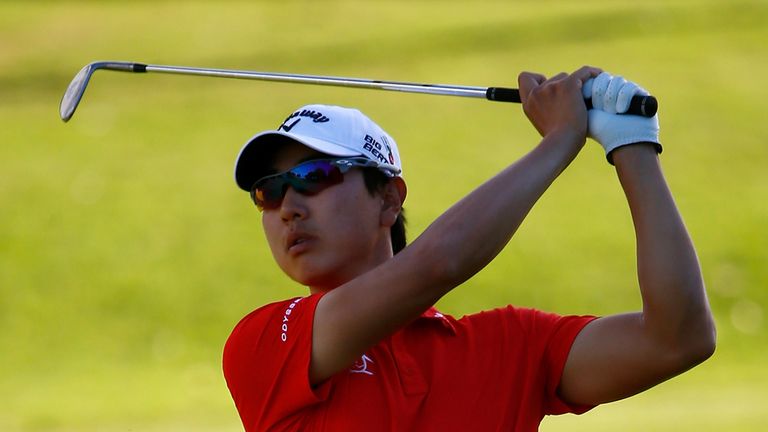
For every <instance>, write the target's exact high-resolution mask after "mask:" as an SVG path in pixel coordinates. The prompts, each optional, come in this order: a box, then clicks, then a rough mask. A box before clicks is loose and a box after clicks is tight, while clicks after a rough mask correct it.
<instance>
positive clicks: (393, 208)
mask: <svg viewBox="0 0 768 432" xmlns="http://www.w3.org/2000/svg"><path fill="white" fill-rule="evenodd" d="M406 195H408V187H407V186H406V185H405V180H403V179H402V178H400V177H394V178H392V179H390V180H389V181H388V182H387V183H386V184H385V185H384V187H383V188H382V191H381V198H382V206H381V224H382V225H384V226H387V227H391V226H392V225H394V224H395V221H396V220H397V216H398V215H399V214H400V211H401V210H402V209H403V203H405V197H406Z"/></svg>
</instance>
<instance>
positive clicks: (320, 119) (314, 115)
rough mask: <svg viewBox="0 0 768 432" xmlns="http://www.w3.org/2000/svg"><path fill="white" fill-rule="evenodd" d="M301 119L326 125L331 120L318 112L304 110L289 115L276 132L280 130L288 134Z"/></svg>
mask: <svg viewBox="0 0 768 432" xmlns="http://www.w3.org/2000/svg"><path fill="white" fill-rule="evenodd" d="M296 117H299V118H297V119H296V120H294V121H293V122H292V123H290V124H289V123H288V122H289V121H291V120H292V119H295V118H296ZM301 117H307V118H311V119H312V122H313V123H326V122H328V121H330V120H331V119H329V118H328V117H326V116H324V115H323V113H321V112H319V111H315V110H307V109H304V110H300V111H296V112H294V113H293V114H291V115H289V116H288V117H287V118H286V119H285V120H283V123H282V124H281V125H280V126H279V127H278V128H277V130H280V129H282V130H284V131H286V132H290V131H291V129H293V127H294V126H296V125H297V124H298V123H299V122H300V121H301Z"/></svg>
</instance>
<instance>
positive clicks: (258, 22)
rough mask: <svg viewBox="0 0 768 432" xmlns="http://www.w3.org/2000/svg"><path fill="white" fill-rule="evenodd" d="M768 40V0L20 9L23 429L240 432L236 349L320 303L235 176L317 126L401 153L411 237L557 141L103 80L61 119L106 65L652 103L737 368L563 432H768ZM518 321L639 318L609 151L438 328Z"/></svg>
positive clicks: (8, 110) (697, 374) (1, 304)
mask: <svg viewBox="0 0 768 432" xmlns="http://www.w3.org/2000/svg"><path fill="white" fill-rule="evenodd" d="M767 23H768V2H766V1H733V2H731V1H716V0H690V1H645V2H634V1H606V0H602V1H591V0H588V1H583V2H569V1H550V0H537V1H514V2H513V1H498V2H484V1H476V2H469V1H467V2H455V1H399V2H396V1H387V2H384V1H382V2H352V1H349V2H337V1H315V2H303V1H302V2H299V1H281V2H245V1H244V2H182V1H178V2H170V1H169V2H163V1H151V2H150V1H146V2H143V1H137V2H116V1H115V2H97V1H91V2H63V1H62V2H53V1H51V2H42V1H40V2H38V1H18V2H13V1H4V2H2V3H0V430H2V431H127V430H133V431H176V430H177V431H236V430H241V428H242V427H241V426H240V422H239V419H238V417H237V413H236V411H235V408H234V405H233V404H232V402H231V399H230V396H229V393H228V391H227V389H226V386H225V383H224V380H223V378H222V374H221V367H220V364H221V360H220V359H221V350H222V346H223V343H224V341H225V339H226V337H227V336H228V334H229V331H230V330H231V328H232V327H233V326H234V325H235V323H236V322H237V321H238V320H239V319H240V318H241V317H242V316H243V315H244V314H246V313H247V312H249V311H250V310H252V309H254V308H256V307H258V306H259V305H262V304H264V303H267V302H270V301H274V300H278V299H283V298H288V297H291V296H297V295H302V294H303V293H304V290H303V288H302V287H300V286H297V285H296V284H295V283H293V282H290V281H289V280H288V279H287V278H286V277H284V276H283V275H282V274H281V273H280V271H279V270H278V269H277V267H276V266H275V264H274V263H273V262H272V259H271V255H270V252H269V250H268V248H267V245H266V242H265V240H264V237H263V234H262V231H261V226H260V216H259V213H258V212H257V211H256V209H255V208H254V206H253V205H252V204H251V203H250V202H249V200H248V195H247V194H246V193H244V192H241V191H239V190H238V189H237V188H236V186H235V184H234V181H233V179H232V167H233V162H234V159H235V156H236V155H237V152H238V151H239V149H240V147H241V145H242V144H243V143H244V142H245V141H246V140H247V139H248V138H249V137H250V136H251V135H253V134H254V133H256V132H258V131H260V130H263V129H268V128H274V127H276V126H277V125H278V124H279V123H280V122H281V121H282V120H283V118H284V117H285V116H286V115H287V114H289V113H290V112H291V111H292V110H293V109H294V108H296V107H298V106H301V105H303V104H306V103H312V102H322V103H330V104H338V105H345V106H354V107H358V108H360V109H361V110H362V111H363V112H365V113H367V114H368V115H369V116H370V117H372V118H373V119H374V120H376V121H377V122H378V123H380V124H381V125H382V126H384V128H385V129H387V130H388V131H389V132H390V133H391V134H392V135H393V136H394V137H395V138H396V139H397V141H398V144H399V146H400V152H401V154H402V156H403V159H404V169H405V177H406V180H407V182H408V185H409V197H408V201H407V202H406V209H407V211H408V216H409V219H410V222H409V227H410V235H409V237H410V238H414V237H416V236H417V235H418V234H419V233H420V232H421V231H423V230H424V228H425V227H426V226H427V225H428V224H429V223H430V222H431V221H432V220H434V219H435V218H436V217H437V216H439V215H440V214H441V213H442V212H443V211H444V210H445V209H446V208H448V207H449V206H450V205H451V204H452V203H454V202H455V201H457V200H458V199H460V198H461V197H462V196H463V195H464V194H466V193H468V192H469V191H470V190H472V189H473V188H474V187H476V186H477V185H478V184H480V183H481V182H482V181H483V180H484V179H487V178H489V177H490V176H492V175H493V174H494V173H496V172H498V171H499V170H500V169H502V168H503V167H505V166H506V165H507V164H509V163H510V162H512V161H514V160H515V159H516V158H518V157H520V156H522V155H523V154H525V153H526V152H527V151H528V150H530V149H531V148H532V147H533V146H534V145H535V144H536V143H537V140H538V135H537V133H536V132H535V130H534V129H533V128H532V127H531V126H530V125H529V124H528V122H527V120H526V118H525V116H524V114H523V113H522V110H521V108H520V106H519V105H512V104H502V103H493V102H487V101H483V100H473V99H464V98H450V97H444V96H425V95H412V94H402V93H394V92H380V91H370V90H354V89H341V88H333V87H312V86H302V85H295V84H278V83H266V82H256V81H242V80H225V79H213V78H199V77H184V76H169V75H158V74H154V75H153V74H145V75H137V74H126V73H119V72H105V71H100V72H97V73H96V74H95V75H94V76H93V78H92V80H91V84H90V85H89V88H88V90H87V92H86V94H85V96H84V99H83V101H82V104H81V105H80V107H79V108H78V110H77V112H76V113H75V116H74V118H73V119H72V120H71V121H70V122H69V123H67V124H64V123H62V122H61V120H59V118H58V103H59V100H60V98H61V95H62V94H63V92H64V90H65V88H66V86H67V84H68V83H69V80H70V79H71V78H72V77H73V76H74V74H75V73H76V72H77V71H78V70H79V69H80V68H81V67H82V66H84V65H85V64H86V63H89V62H91V61H94V60H129V61H139V62H146V63H155V64H170V65H188V66H204V67H216V68H233V69H238V68H239V69H250V70H261V71H274V72H289V73H305V74H318V75H338V76H351V77H362V78H376V79H386V80H396V81H417V82H432V83H449V84H463V85H479V86H491V85H495V86H509V87H517V74H518V73H519V72H520V71H523V70H533V71H539V72H542V73H544V74H547V75H551V74H554V73H558V72H561V71H571V70H574V69H576V68H578V67H579V66H581V65H583V64H594V65H597V66H601V67H603V68H605V69H606V70H609V71H611V72H613V73H616V74H621V75H624V76H626V77H627V78H629V79H632V80H635V81H637V82H639V83H640V84H641V85H643V86H644V87H645V88H647V89H648V90H650V91H651V92H652V93H653V94H654V95H656V96H657V97H658V99H659V101H660V122H661V126H662V132H661V137H662V141H663V143H664V146H665V147H664V148H665V150H664V153H663V154H662V157H661V160H662V164H663V167H664V170H665V172H666V175H667V178H668V180H669V183H670V185H671V187H672V190H673V192H674V194H675V196H676V198H677V201H678V204H679V207H680V210H681V212H682V213H683V215H684V217H685V220H686V223H687V226H688V228H689V229H690V232H691V235H692V237H693V239H694V241H695V243H696V245H697V249H698V252H699V256H700V259H701V262H702V266H703V270H704V277H705V279H706V282H707V286H708V291H709V296H710V299H711V303H712V307H713V310H714V312H715V314H716V318H717V323H718V331H719V340H718V349H717V352H716V354H715V355H714V357H713V358H711V359H710V360H709V361H708V362H706V363H704V364H703V365H701V366H699V367H697V368H696V369H694V370H692V371H690V372H689V373H687V374H685V375H683V376H681V377H678V378H675V379H673V380H671V381H669V382H666V383H664V384H662V385H660V386H658V387H656V388H653V389H651V390H649V391H647V392H646V393H644V394H642V395H640V396H637V397H634V398H632V399H629V400H626V401H622V402H617V403H613V404H608V405H605V406H602V407H599V408H597V409H595V410H593V411H591V412H589V413H587V414H585V415H583V416H561V417H557V418H548V419H545V421H544V423H543V424H542V430H543V431H587V430H589V431H615V430H622V431H647V430H654V431H676V432H681V431H701V430H722V431H726V430H727V431H763V430H766V428H768V408H767V407H768V370H766V364H768V363H767V362H766V360H768V353H766V348H767V347H768V337H766V335H767V334H768V333H767V332H766V330H767V329H768V310H766V308H768V265H766V264H767V263H768V252H766V243H767V242H768V204H766V201H767V198H768V169H766V165H768V122H766V112H767V111H768V102H766V101H768V86H767V85H766V84H765V82H764V77H766V76H768V49H767V48H766V41H768V25H766V24H767ZM479 211H482V209H480V210H479ZM508 303H512V304H516V305H522V306H531V307H537V308H541V309H544V310H549V311H554V312H558V313H563V314H582V313H592V314H601V315H603V314H611V313H618V312H624V311H630V310H637V309H639V308H640V299H639V293H638V289H637V282H636V274H635V262H634V235H633V231H632V224H631V220H630V217H629V211H628V209H627V205H626V202H625V200H624V198H623V194H622V192H621V189H620V187H619V184H618V181H617V179H616V175H615V173H614V170H613V168H612V167H611V166H610V165H609V164H607V163H606V161H605V157H604V154H603V151H602V149H601V148H600V146H599V145H598V144H596V143H594V142H592V141H589V142H588V143H587V146H586V148H585V149H584V150H583V151H582V152H581V154H580V155H579V156H578V157H577V159H576V160H575V161H574V163H573V164H572V166H571V167H570V168H569V169H568V170H567V171H566V172H565V173H564V174H563V175H562V176H561V177H560V178H559V179H558V180H557V182H556V183H555V184H554V185H553V186H552V187H551V189H550V190H549V191H548V192H547V193H546V194H545V196H544V197H543V198H542V199H541V201H540V202H539V203H538V204H537V206H536V207H535V208H534V209H533V211H532V212H531V214H530V216H529V217H528V219H527V220H526V221H525V223H524V224H523V226H522V227H521V229H520V231H519V233H518V234H517V235H516V237H515V238H514V239H513V240H512V242H511V243H510V244H509V246H508V247H507V248H506V249H505V250H504V251H503V252H502V253H501V255H500V256H499V257H498V258H497V259H496V260H495V261H494V262H493V263H492V264H491V265H490V266H488V267H487V268H486V269H485V270H483V271H482V272H481V273H480V274H478V275H477V276H476V277H475V278H473V279H472V280H470V281H469V282H467V283H466V284H465V285H464V286H462V287H460V288H457V289H456V290H455V291H454V292H452V293H450V294H449V295H448V296H446V297H445V298H444V299H443V300H442V301H441V302H440V303H439V305H438V306H439V307H440V308H441V309H442V310H444V311H445V312H448V313H451V314H455V315H458V316H460V315H463V314H466V313H471V312H475V311H478V310H481V309H486V308H491V307H496V306H501V305H504V304H508ZM470 372H471V371H468V373H470ZM393 415H396V413H395V414H393Z"/></svg>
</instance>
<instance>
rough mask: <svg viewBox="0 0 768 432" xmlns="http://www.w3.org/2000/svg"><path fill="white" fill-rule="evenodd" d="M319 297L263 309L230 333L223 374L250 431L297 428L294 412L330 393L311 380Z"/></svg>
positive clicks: (277, 304) (297, 299)
mask: <svg viewBox="0 0 768 432" xmlns="http://www.w3.org/2000/svg"><path fill="white" fill-rule="evenodd" d="M321 297H322V296H321V295H312V296H309V297H300V298H296V299H292V300H287V301H283V302H278V303H273V304H270V305H267V306H264V307H262V308H259V309H257V310H255V311H253V312H251V313H250V314H248V315H247V316H246V317H245V318H243V319H242V320H241V321H240V322H239V323H238V324H237V326H235V328H234V330H233V331H232V334H231V335H230V336H229V339H228V340H227V342H226V345H225V347H224V357H223V369H224V377H225V379H226V381H227V387H229V391H230V393H231V394H232V399H233V400H234V402H235V406H236V407H237V410H238V413H239V414H240V418H241V420H242V421H243V426H244V427H245V430H246V431H252V430H266V429H271V428H277V429H280V430H283V429H296V428H299V427H300V426H301V425H299V424H293V425H292V422H293V423H295V422H298V421H299V420H298V419H297V417H296V416H292V414H294V413H296V412H298V411H300V410H302V409H304V408H306V407H309V406H311V405H313V404H316V403H318V402H321V401H323V400H325V399H326V398H327V397H328V392H329V390H330V387H329V385H321V386H318V387H316V388H313V387H312V386H311V385H310V383H309V362H310V355H311V352H312V324H313V320H314V315H315V308H316V306H317V302H318V301H319V300H320V298H321ZM292 418H293V420H292Z"/></svg>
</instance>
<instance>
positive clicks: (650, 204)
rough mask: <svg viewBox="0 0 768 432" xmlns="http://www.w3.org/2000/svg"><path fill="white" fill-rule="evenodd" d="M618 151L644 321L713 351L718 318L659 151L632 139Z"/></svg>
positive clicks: (671, 339)
mask: <svg viewBox="0 0 768 432" xmlns="http://www.w3.org/2000/svg"><path fill="white" fill-rule="evenodd" d="M613 156H614V162H615V164H616V170H617V172H618V175H619V179H620V181H621V184H622V187H623V188H624V192H625V194H626V196H627V200H628V202H629V206H630V210H631V212H632V219H633V222H634V225H635V233H636V237H637V266H638V279H639V283H640V290H641V294H642V297H643V317H644V323H645V325H647V326H648V331H650V332H652V333H653V334H654V336H655V337H657V338H658V340H659V342H660V343H664V344H669V345H670V346H673V347H681V346H683V347H686V349H691V350H693V351H698V350H702V351H709V350H710V349H709V348H708V347H709V346H713V344H714V324H713V322H712V317H711V312H710V310H709V305H708V302H707V297H706V293H705V291H704V283H703V280H702V275H701V269H700V267H699V261H698V258H697V256H696V252H695V250H694V247H693V243H692V241H691V239H690V237H689V235H688V231H687V230H686V228H685V225H684V224H683V220H682V217H681V216H680V214H679V212H678V210H677V207H676V206H675V202H674V199H673V198H672V194H671V192H670V190H669V188H668V186H667V183H666V181H665V180H664V176H663V174H662V171H661V167H660V165H659V160H658V156H657V155H656V151H655V149H654V148H653V147H652V146H651V145H643V144H641V145H630V146H626V147H623V148H620V149H618V150H616V151H615V152H614V155H613ZM701 355H704V353H702V354H701Z"/></svg>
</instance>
